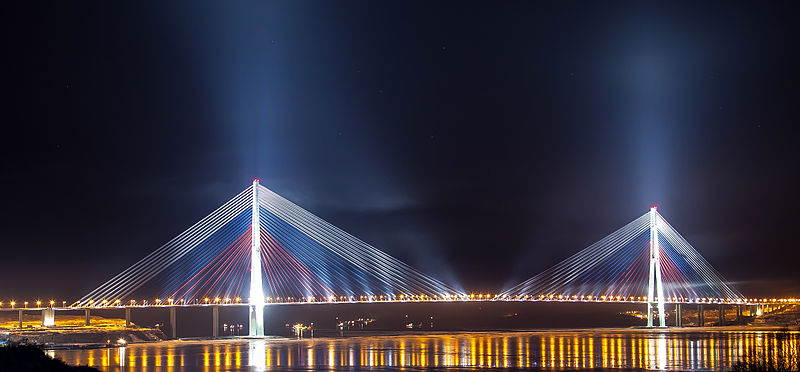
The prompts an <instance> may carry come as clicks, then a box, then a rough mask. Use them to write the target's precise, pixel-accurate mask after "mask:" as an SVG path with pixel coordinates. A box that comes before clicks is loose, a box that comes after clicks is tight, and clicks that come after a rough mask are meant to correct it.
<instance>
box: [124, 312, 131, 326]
mask: <svg viewBox="0 0 800 372" xmlns="http://www.w3.org/2000/svg"><path fill="white" fill-rule="evenodd" d="M125 326H126V327H130V326H131V308H129V307H126V308H125Z"/></svg>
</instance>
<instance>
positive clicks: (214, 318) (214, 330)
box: [211, 306, 219, 338]
mask: <svg viewBox="0 0 800 372" xmlns="http://www.w3.org/2000/svg"><path fill="white" fill-rule="evenodd" d="M211 337H214V338H217V337H219V306H214V307H212V308H211Z"/></svg>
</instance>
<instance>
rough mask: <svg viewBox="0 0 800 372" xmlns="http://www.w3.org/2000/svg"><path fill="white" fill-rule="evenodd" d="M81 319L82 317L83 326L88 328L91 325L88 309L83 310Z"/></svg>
mask: <svg viewBox="0 0 800 372" xmlns="http://www.w3.org/2000/svg"><path fill="white" fill-rule="evenodd" d="M83 317H84V322H83V324H84V325H85V326H87V327H88V326H89V325H90V324H91V322H90V319H91V318H92V315H91V312H90V311H89V309H83Z"/></svg>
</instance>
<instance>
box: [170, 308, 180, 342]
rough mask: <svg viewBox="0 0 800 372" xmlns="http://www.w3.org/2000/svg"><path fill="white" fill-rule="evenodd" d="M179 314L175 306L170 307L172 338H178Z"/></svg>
mask: <svg viewBox="0 0 800 372" xmlns="http://www.w3.org/2000/svg"><path fill="white" fill-rule="evenodd" d="M177 318H178V317H177V314H176V313H175V306H170V307H169V328H170V332H171V333H172V338H173V339H176V338H178V322H177Z"/></svg>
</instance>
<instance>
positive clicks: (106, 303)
mask: <svg viewBox="0 0 800 372" xmlns="http://www.w3.org/2000/svg"><path fill="white" fill-rule="evenodd" d="M493 300H501V301H587V302H645V301H647V298H646V297H642V296H640V297H634V296H630V297H623V296H592V295H582V296H578V295H572V296H569V295H563V294H560V295H554V294H549V295H544V294H542V295H539V296H531V295H525V296H514V297H511V296H508V295H503V296H500V295H497V294H488V293H487V294H483V293H479V294H474V293H472V294H470V295H469V296H468V297H467V296H463V295H442V296H426V295H403V294H401V295H396V296H395V295H370V296H338V297H337V296H329V297H318V298H317V297H300V298H295V297H274V298H273V297H266V298H265V299H264V302H265V303H310V302H313V303H326V302H421V301H493ZM667 301H669V302H681V303H700V304H702V303H728V304H743V303H787V304H789V303H791V304H795V303H799V302H800V299H797V298H772V299H768V298H741V299H722V298H695V299H687V298H683V297H672V298H667ZM241 303H242V299H241V298H239V297H235V298H229V297H225V298H220V297H214V298H213V299H212V298H209V297H205V298H203V299H202V300H201V299H195V301H193V302H192V301H186V300H185V299H179V300H177V301H175V300H173V299H172V298H168V299H166V300H162V299H160V298H156V299H155V300H154V301H153V302H152V303H148V301H147V300H142V301H141V302H137V301H136V300H130V301H129V303H127V304H126V305H127V306H173V305H178V306H180V305H210V304H215V305H216V304H224V305H229V304H241ZM21 304H22V307H19V306H18V305H19V303H18V302H16V301H14V300H11V301H8V302H3V301H0V307H5V306H8V307H10V308H12V309H13V308H28V307H31V306H32V305H33V304H36V307H35V308H41V307H42V304H45V305H44V306H48V305H49V307H54V306H55V304H56V301H54V300H50V301H49V302H46V303H43V302H42V301H41V300H37V301H35V302H28V301H23V302H22V303H21ZM61 305H62V306H63V307H67V301H61ZM88 306H89V307H119V306H123V305H122V300H119V299H117V300H113V301H112V300H102V301H99V302H95V301H94V300H90V301H88Z"/></svg>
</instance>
